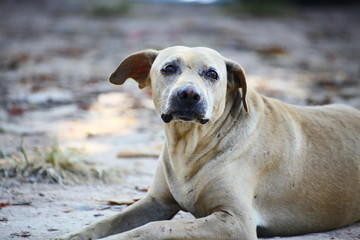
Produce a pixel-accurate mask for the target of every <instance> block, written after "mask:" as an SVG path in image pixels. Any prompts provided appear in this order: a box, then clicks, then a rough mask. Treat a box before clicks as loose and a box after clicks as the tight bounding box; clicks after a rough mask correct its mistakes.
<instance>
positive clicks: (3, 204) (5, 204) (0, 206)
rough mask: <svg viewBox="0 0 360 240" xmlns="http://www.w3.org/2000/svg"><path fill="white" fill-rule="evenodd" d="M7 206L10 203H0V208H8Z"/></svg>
mask: <svg viewBox="0 0 360 240" xmlns="http://www.w3.org/2000/svg"><path fill="white" fill-rule="evenodd" d="M9 205H10V203H8V202H0V208H2V207H6V206H9Z"/></svg>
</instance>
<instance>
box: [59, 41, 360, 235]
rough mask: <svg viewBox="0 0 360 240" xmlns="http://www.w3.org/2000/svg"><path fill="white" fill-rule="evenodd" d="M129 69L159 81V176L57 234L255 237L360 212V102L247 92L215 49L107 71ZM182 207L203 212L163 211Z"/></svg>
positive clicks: (353, 217) (147, 82) (121, 74)
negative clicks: (113, 207)
mask: <svg viewBox="0 0 360 240" xmlns="http://www.w3.org/2000/svg"><path fill="white" fill-rule="evenodd" d="M128 78H133V79H134V80H136V81H137V82H138V83H139V86H140V88H143V87H146V86H149V87H151V89H152V91H153V100H154V103H155V106H156V109H157V111H158V113H159V114H160V115H161V117H162V119H163V121H164V122H165V123H166V124H165V134H166V141H165V145H164V148H163V151H162V154H161V156H160V159H159V163H158V168H157V171H156V174H155V178H154V181H153V183H152V185H151V188H150V190H149V192H148V194H147V195H146V197H145V198H143V199H141V200H140V201H139V202H137V203H136V204H134V205H132V206H130V207H129V208H127V209H125V210H124V211H123V212H121V213H119V214H117V215H115V216H113V217H111V218H108V219H105V220H103V221H100V222H99V223H96V224H93V225H91V226H89V227H86V228H85V229H83V230H81V231H79V232H76V233H72V234H69V235H66V236H64V237H62V238H60V239H97V238H103V237H106V236H109V235H113V236H110V237H108V238H106V239H117V240H120V239H124V240H125V239H126V240H129V239H144V240H145V239H146V240H151V239H154V240H157V239H201V240H205V239H206V240H210V239H242V240H253V239H257V235H258V236H259V237H260V236H273V235H295V234H303V233H309V232H318V231H326V230H330V229H334V228H339V227H342V226H345V225H348V224H351V223H354V222H356V221H358V220H360V111H359V110H356V109H354V108H350V107H346V106H341V105H330V106H324V107H299V106H292V105H288V104H285V103H282V102H280V101H278V100H275V99H271V98H267V97H264V96H261V95H260V94H259V93H257V92H256V91H253V90H249V91H247V87H246V80H245V74H244V71H243V69H242V68H241V67H240V65H238V64H237V63H234V62H232V61H230V60H228V59H225V58H224V57H222V56H221V55H220V54H219V53H217V52H216V51H214V50H211V49H207V48H187V47H171V48H167V49H165V50H162V51H159V52H158V51H154V50H148V51H143V52H139V53H136V54H134V55H131V56H129V57H128V58H126V59H125V60H124V61H123V62H122V63H121V64H120V66H119V67H118V68H117V69H116V71H115V72H114V73H113V74H112V75H111V77H110V82H112V83H114V84H123V83H124V82H125V80H126V79H128ZM240 88H241V91H240V90H239V89H240ZM179 210H184V211H188V212H190V213H192V214H193V215H194V216H195V217H196V218H197V219H196V220H192V219H191V220H189V219H183V220H173V221H167V220H169V219H171V218H172V217H173V216H174V215H175V214H176V213H177V212H178V211H179ZM161 220H165V221H161Z"/></svg>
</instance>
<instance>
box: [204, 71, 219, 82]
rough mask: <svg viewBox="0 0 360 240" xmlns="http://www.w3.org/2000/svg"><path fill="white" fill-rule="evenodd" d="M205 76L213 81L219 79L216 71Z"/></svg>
mask: <svg viewBox="0 0 360 240" xmlns="http://www.w3.org/2000/svg"><path fill="white" fill-rule="evenodd" d="M205 75H206V77H208V78H210V79H212V80H218V78H219V76H218V74H217V72H215V71H214V70H210V71H208V72H207V73H206V74H205Z"/></svg>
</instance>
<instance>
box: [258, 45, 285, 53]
mask: <svg viewBox="0 0 360 240" xmlns="http://www.w3.org/2000/svg"><path fill="white" fill-rule="evenodd" d="M257 52H258V53H259V54H263V55H285V54H289V52H288V50H286V48H284V47H282V46H278V45H274V46H268V47H264V48H261V49H258V50H257Z"/></svg>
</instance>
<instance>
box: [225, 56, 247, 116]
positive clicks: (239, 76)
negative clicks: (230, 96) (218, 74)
mask: <svg viewBox="0 0 360 240" xmlns="http://www.w3.org/2000/svg"><path fill="white" fill-rule="evenodd" d="M225 64H226V70H227V78H228V89H229V90H235V89H239V88H241V95H242V96H241V101H242V104H243V106H244V109H245V111H246V112H248V107H247V103H246V92H247V86H246V76H245V71H244V69H243V68H242V67H241V66H240V64H238V63H236V62H234V61H232V60H229V59H225Z"/></svg>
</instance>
